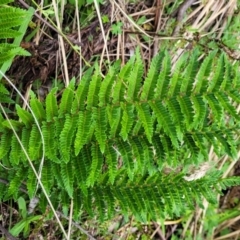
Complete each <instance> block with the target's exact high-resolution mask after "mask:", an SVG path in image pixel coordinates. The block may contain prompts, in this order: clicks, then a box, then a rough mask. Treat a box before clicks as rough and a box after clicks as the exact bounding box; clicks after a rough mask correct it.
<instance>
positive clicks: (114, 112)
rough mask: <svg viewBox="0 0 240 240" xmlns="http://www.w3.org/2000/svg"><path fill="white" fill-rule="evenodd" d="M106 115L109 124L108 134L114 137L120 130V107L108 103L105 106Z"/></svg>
mask: <svg viewBox="0 0 240 240" xmlns="http://www.w3.org/2000/svg"><path fill="white" fill-rule="evenodd" d="M106 111H107V116H108V122H109V125H110V133H109V134H110V136H111V138H115V137H116V136H117V133H118V132H120V130H119V129H120V127H121V119H122V109H121V108H119V107H118V106H114V105H108V106H107V110H106Z"/></svg>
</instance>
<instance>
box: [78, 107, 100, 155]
mask: <svg viewBox="0 0 240 240" xmlns="http://www.w3.org/2000/svg"><path fill="white" fill-rule="evenodd" d="M92 119H93V115H92V113H91V112H90V111H85V112H80V113H79V118H78V122H77V127H78V128H77V133H76V138H75V142H74V149H75V155H76V156H77V155H78V154H79V152H80V150H81V149H82V147H83V146H84V144H86V143H87V142H88V139H89V136H90V135H91V129H92V127H93V122H92ZM94 125H95V124H94Z"/></svg>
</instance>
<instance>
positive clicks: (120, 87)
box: [112, 56, 135, 104]
mask: <svg viewBox="0 0 240 240" xmlns="http://www.w3.org/2000/svg"><path fill="white" fill-rule="evenodd" d="M134 61H135V56H132V57H131V58H130V60H129V61H128V62H127V63H126V64H125V65H124V66H123V67H122V69H121V70H120V73H119V74H118V77H117V80H116V83H115V85H114V87H113V95H112V96H113V101H112V102H113V104H119V103H120V102H123V101H125V92H126V87H127V82H126V79H128V77H129V74H130V72H131V69H132V66H133V64H134Z"/></svg>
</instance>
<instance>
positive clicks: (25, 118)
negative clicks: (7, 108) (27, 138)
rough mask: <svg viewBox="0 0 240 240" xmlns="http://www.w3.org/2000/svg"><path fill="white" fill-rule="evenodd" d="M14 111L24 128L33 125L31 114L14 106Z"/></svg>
mask: <svg viewBox="0 0 240 240" xmlns="http://www.w3.org/2000/svg"><path fill="white" fill-rule="evenodd" d="M16 110H17V114H18V116H19V119H20V121H22V122H23V123H24V124H25V126H26V127H30V126H31V125H32V124H33V123H34V118H33V116H32V114H31V113H29V112H28V111H26V110H24V109H22V108H21V107H20V106H19V105H16Z"/></svg>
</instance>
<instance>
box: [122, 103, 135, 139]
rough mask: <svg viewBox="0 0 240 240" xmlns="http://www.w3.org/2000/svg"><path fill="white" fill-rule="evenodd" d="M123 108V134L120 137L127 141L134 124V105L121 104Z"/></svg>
mask: <svg viewBox="0 0 240 240" xmlns="http://www.w3.org/2000/svg"><path fill="white" fill-rule="evenodd" d="M121 108H122V111H123V117H122V121H121V125H122V128H121V132H120V135H121V136H122V138H123V140H124V141H125V140H127V138H128V134H129V132H130V131H131V128H132V126H133V123H134V111H135V109H134V105H132V104H124V103H121Z"/></svg>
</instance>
